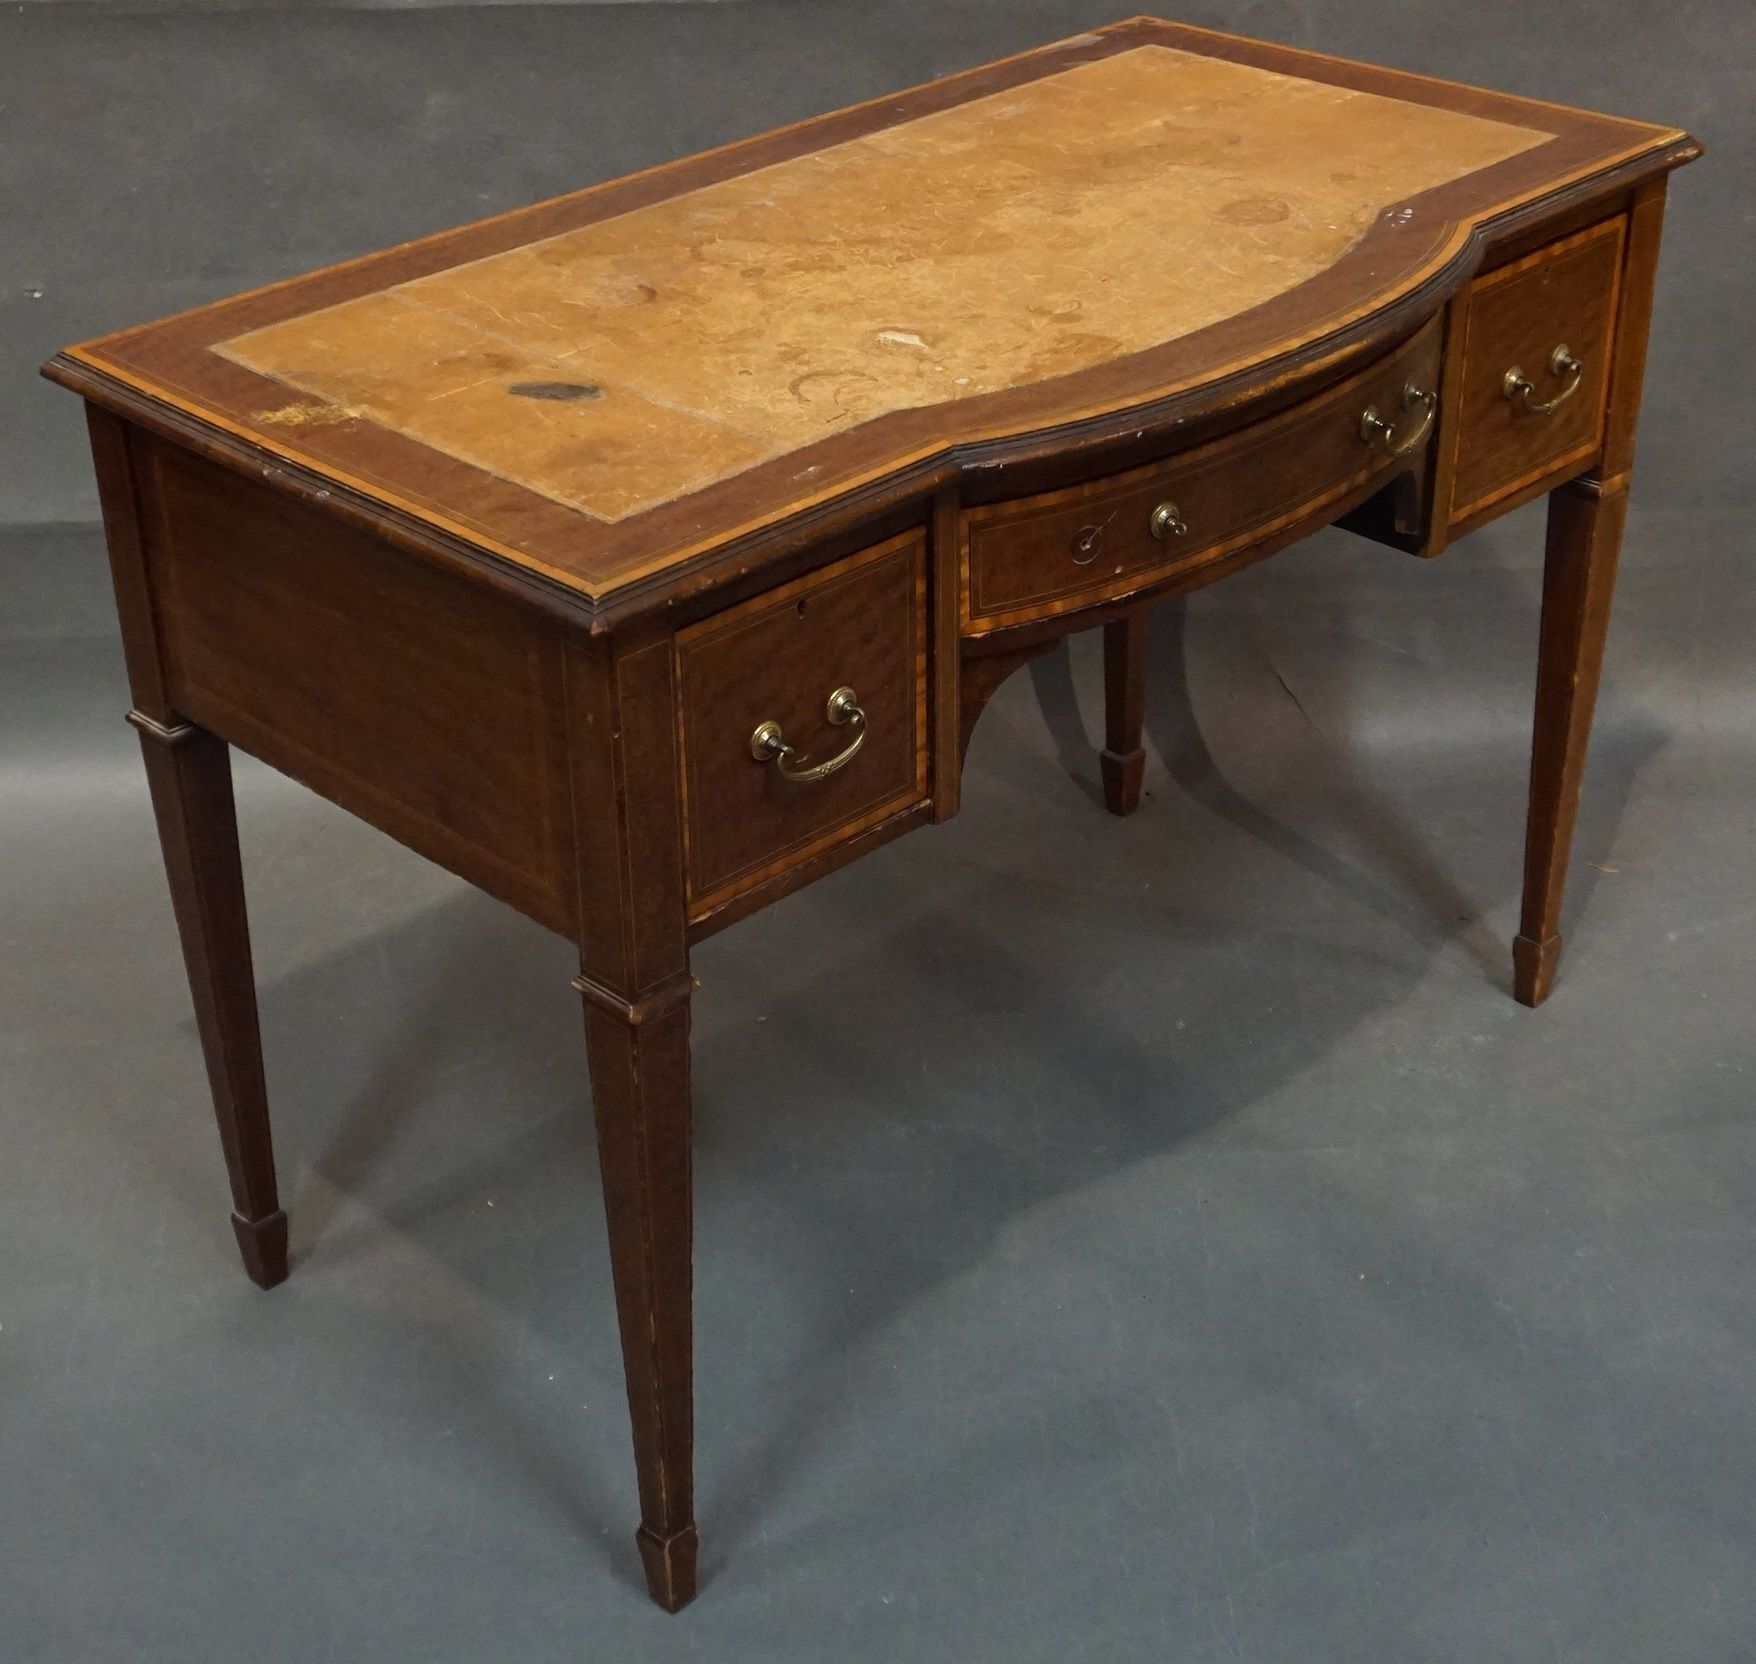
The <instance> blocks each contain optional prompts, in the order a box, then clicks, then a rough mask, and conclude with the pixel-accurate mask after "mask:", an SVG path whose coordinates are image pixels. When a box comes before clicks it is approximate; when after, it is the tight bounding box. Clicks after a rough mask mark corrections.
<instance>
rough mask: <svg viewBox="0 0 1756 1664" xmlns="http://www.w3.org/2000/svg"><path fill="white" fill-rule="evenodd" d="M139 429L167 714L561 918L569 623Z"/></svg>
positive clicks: (559, 922)
mask: <svg viewBox="0 0 1756 1664" xmlns="http://www.w3.org/2000/svg"><path fill="white" fill-rule="evenodd" d="M131 440H132V449H133V452H134V458H135V464H136V475H135V477H136V480H137V481H138V491H139V496H140V503H139V510H140V526H141V532H142V550H143V555H144V559H145V567H146V574H147V580H148V585H149V589H150V594H151V599H152V610H153V615H154V620H155V625H156V634H157V637H158V642H159V653H160V657H161V662H162V664H163V668H164V677H165V685H166V691H167V693H168V695H169V698H170V702H171V704H172V705H173V706H174V707H175V708H176V710H177V711H178V712H180V713H181V714H182V715H184V716H186V717H188V718H189V719H191V720H192V721H195V722H198V723H200V724H201V725H202V726H203V727H204V728H207V729H209V730H211V731H212V732H213V733H216V734H218V735H219V736H221V738H223V739H226V740H228V741H230V742H231V743H233V744H235V745H237V746H238V747H240V748H241V749H242V750H244V751H247V752H249V753H250V754H251V755H252V756H256V757H259V758H261V759H262V760H263V761H264V762H266V763H269V764H270V765H272V766H273V767H275V768H277V769H279V770H280V771H281V772H282V773H285V774H288V775H290V776H291V777H292V778H293V779H295V780H298V781H300V782H302V783H303V784H305V785H307V786H309V787H310V788H311V789H312V790H314V791H316V792H318V793H320V794H321V795H322V796H324V797H326V798H328V799H330V801H332V802H334V803H336V804H339V805H340V806H341V807H342V808H344V809H346V810H348V811H349V812H350V813H352V814H355V815H358V816H359V817H360V818H361V819H362V820H364V821H367V822H369V823H370V824H372V825H373V826H376V827H378V828H379V829H380V830H382V831H384V832H387V833H389V834H390V836H391V837H393V838H395V839H396V840H397V841H398V842H400V843H403V844H406V845H407V846H408V847H409V848H410V849H413V850H415V851H416V852H417V853H419V854H421V855H425V856H426V857H427V858H428V859H430V860H433V861H436V862H438V863H439V865H440V866H442V867H445V868H446V869H447V870H449V871H451V872H453V873H456V874H457V875H458V876H459V877H460V878H464V879H467V880H468V881H469V882H470V883H472V884H475V885H477V886H478V887H479V888H481V889H483V890H486V891H487V892H488V893H489V894H490V895H494V896H497V897H499V898H500V899H501V900H502V901H505V902H507V903H509V904H510V905H511V906H513V907H516V908H517V909H518V910H519V911H520V912H522V913H525V914H527V915H529V916H530V917H531V918H534V919H536V920H537V921H538V922H539V923H541V924H545V925H548V926H549V927H550V928H551V929H554V930H557V931H560V932H562V933H563V934H571V933H572V929H573V919H574V913H575V897H574V873H573V852H572V820H571V809H570V807H569V802H568V795H567V769H566V730H565V718H564V707H563V700H562V679H561V650H562V627H561V626H559V625H557V624H556V623H555V622H553V621H552V620H549V619H545V618H543V617H541V616H540V615H538V614H537V613H535V612H533V611H530V610H528V609H526V608H524V607H521V606H520V605H519V604H518V603H517V602H516V601H512V600H509V599H507V598H506V597H503V596H501V595H498V594H495V593H493V592H491V591H489V590H487V589H486V588H484V587H482V586H480V585H477V584H473V583H471V582H470V581H469V580H468V579H466V578H463V577H460V576H457V575H455V574H453V573H450V572H447V571H443V570H441V569H439V568H437V567H435V566H433V565H431V564H429V563H426V562H424V561H422V560H420V559H419V558H418V557H416V556H413V555H409V554H406V553H404V552H402V551H400V550H398V549H395V548H393V547H391V546H390V545H389V544H387V543H384V542H382V541H380V540H379V539H377V538H374V537H372V536H371V535H369V534H367V533H365V532H361V531H358V530H355V529H353V528H351V527H349V526H347V525H345V524H343V523H341V522H340V521H338V520H335V519H334V518H332V517H330V516H328V515H325V514H323V513H322V512H321V511H320V510H317V509H314V508H311V507H308V506H306V505H304V504H301V503H299V502H296V501H294V500H292V499H291V498H288V497H286V496H284V495H282V494H281V493H279V492H276V491H274V490H273V489H272V488H270V487H269V486H266V485H264V484H261V483H259V482H257V481H254V480H250V479H247V478H244V477H242V476H240V475H237V474H234V473H232V472H230V471H229V470H226V469H222V468H219V467H217V466H215V465H214V464H212V463H210V462H207V461H205V460H203V459H202V458H200V457H197V456H194V455H192V454H190V453H189V452H186V451H183V450H180V449H178V448H177V447H174V446H171V445H166V444H164V443H162V442H160V441H158V440H155V439H153V438H151V437H150V436H147V435H145V434H142V433H141V432H139V431H138V430H135V432H134V433H133V434H132V435H131Z"/></svg>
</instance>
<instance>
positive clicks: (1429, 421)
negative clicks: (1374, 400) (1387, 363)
mask: <svg viewBox="0 0 1756 1664" xmlns="http://www.w3.org/2000/svg"><path fill="white" fill-rule="evenodd" d="M1402 409H1403V414H1404V415H1405V416H1410V415H1412V416H1414V417H1415V419H1414V422H1413V423H1412V425H1410V426H1409V427H1408V428H1407V429H1406V430H1405V429H1404V427H1403V423H1402V421H1401V420H1400V419H1398V420H1397V421H1394V422H1387V421H1385V420H1384V418H1383V417H1382V416H1380V415H1379V414H1378V407H1377V405H1375V404H1369V405H1367V406H1366V409H1365V414H1364V415H1362V416H1361V417H1360V437H1361V438H1362V439H1363V440H1365V442H1366V443H1367V444H1368V445H1376V446H1377V447H1378V449H1379V450H1381V451H1382V452H1383V453H1384V454H1385V455H1386V456H1407V455H1408V454H1409V452H1410V451H1412V450H1414V448H1415V447H1416V446H1417V445H1419V444H1420V442H1421V441H1422V440H1423V439H1425V438H1426V437H1427V435H1428V433H1429V432H1430V431H1431V430H1432V426H1433V418H1434V416H1435V415H1437V414H1438V410H1439V395H1438V394H1437V393H1434V392H1431V391H1428V392H1425V393H1423V392H1422V391H1421V390H1420V388H1419V387H1417V386H1416V385H1415V384H1414V383H1413V382H1412V381H1410V382H1405V383H1404V384H1403V389H1402ZM1417 411H1418V412H1419V415H1415V413H1416V412H1417Z"/></svg>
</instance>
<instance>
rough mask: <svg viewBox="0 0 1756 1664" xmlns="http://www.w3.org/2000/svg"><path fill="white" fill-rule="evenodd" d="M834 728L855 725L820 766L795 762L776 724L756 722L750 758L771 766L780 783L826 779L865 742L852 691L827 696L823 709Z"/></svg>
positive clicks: (863, 718) (863, 716) (862, 719)
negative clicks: (846, 741)
mask: <svg viewBox="0 0 1756 1664" xmlns="http://www.w3.org/2000/svg"><path fill="white" fill-rule="evenodd" d="M824 715H825V716H826V717H828V719H829V720H830V722H831V723H832V724H834V726H835V727H837V728H840V727H843V726H845V725H846V724H848V723H850V722H851V723H853V724H854V737H853V738H852V739H851V740H849V741H848V743H847V744H846V745H845V746H844V747H843V748H842V749H841V750H840V751H838V752H836V754H835V755H834V756H833V757H827V758H825V759H824V760H823V761H822V762H820V763H797V762H795V761H794V760H793V759H795V758H796V757H797V756H798V752H797V751H796V750H795V749H794V748H793V747H792V746H791V745H789V744H788V743H787V741H786V740H785V739H784V738H783V737H782V735H781V731H780V724H779V723H778V722H759V723H758V724H757V725H756V732H755V733H753V734H752V735H751V736H750V755H751V756H752V757H754V758H755V759H756V761H757V762H759V763H770V762H771V763H773V764H774V772H775V773H776V774H778V775H779V776H780V777H781V778H782V779H783V780H804V781H810V780H827V779H828V778H829V777H830V775H832V774H834V773H835V771H836V770H837V769H838V768H845V767H846V766H847V765H848V764H849V763H851V762H852V761H853V760H854V753H855V752H856V751H858V750H859V749H860V747H861V746H862V745H864V744H865V743H866V713H865V712H864V711H862V710H861V709H860V701H859V698H858V696H857V695H856V694H855V693H854V690H853V689H852V688H837V689H836V690H835V692H834V693H832V694H831V695H830V696H829V704H828V706H827V707H826V708H825V710H824Z"/></svg>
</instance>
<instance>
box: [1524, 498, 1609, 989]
mask: <svg viewBox="0 0 1756 1664" xmlns="http://www.w3.org/2000/svg"><path fill="white" fill-rule="evenodd" d="M1627 506H1628V482H1627V475H1626V474H1624V475H1622V476H1621V477H1620V478H1619V479H1617V480H1616V481H1614V482H1613V483H1611V484H1608V485H1605V484H1602V483H1600V482H1599V481H1598V480H1597V479H1595V478H1592V477H1590V476H1587V477H1586V478H1584V479H1579V480H1574V481H1572V482H1571V483H1569V484H1567V485H1564V486H1561V487H1560V488H1559V489H1558V490H1556V491H1554V492H1552V493H1550V496H1549V526H1548V545H1547V554H1546V558H1545V562H1544V568H1543V615H1542V634H1541V644H1540V647H1539V650H1538V657H1537V693H1536V720H1535V725H1534V731H1533V736H1532V745H1531V763H1530V813H1529V818H1528V820H1527V822H1526V827H1525V845H1524V906H1523V913H1522V916H1521V919H1520V923H1519V932H1518V939H1517V940H1516V941H1515V942H1514V943H1513V944H1512V963H1513V993H1514V995H1515V997H1516V998H1517V999H1518V1000H1519V1001H1520V1003H1522V1004H1524V1005H1532V1006H1534V1005H1540V1004H1542V1002H1543V1001H1544V1000H1545V999H1546V998H1548V994H1549V990H1550V988H1551V987H1552V986H1553V984H1554V980H1555V971H1556V967H1557V966H1558V965H1559V963H1560V958H1561V899H1562V895H1563V893H1564V891H1565V889H1566V885H1567V860H1568V855H1569V853H1570V851H1571V849H1572V846H1573V827H1574V822H1575V820H1576V819H1577V816H1578V813H1579V788H1580V782H1581V781H1582V779H1583V778H1584V774H1585V755H1586V748H1587V746H1588V744H1589V742H1590V739H1591V722H1592V715H1593V712H1594V710H1595V708H1596V705H1597V690H1598V679H1599V675H1600V672H1601V670H1602V667H1603V656H1604V639H1605V636H1606V635H1607V633H1608V630H1609V623H1610V598H1611V594H1612V592H1613V591H1614V589H1615V583H1616V560H1617V555H1618V553H1619V552H1620V549H1621V543H1622V525H1623V521H1624V519H1625V517H1626V514H1627Z"/></svg>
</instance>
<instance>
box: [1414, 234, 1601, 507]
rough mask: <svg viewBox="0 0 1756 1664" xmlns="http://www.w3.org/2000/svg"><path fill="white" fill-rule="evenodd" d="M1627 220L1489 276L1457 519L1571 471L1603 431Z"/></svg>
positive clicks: (1463, 390) (1478, 314)
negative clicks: (1566, 469)
mask: <svg viewBox="0 0 1756 1664" xmlns="http://www.w3.org/2000/svg"><path fill="white" fill-rule="evenodd" d="M1621 270H1622V221H1620V220H1612V221H1610V222H1609V223H1608V224H1607V225H1599V226H1594V227H1592V228H1591V229H1590V230H1589V231H1582V232H1580V233H1579V234H1578V235H1577V236H1574V237H1568V238H1566V239H1564V240H1563V241H1561V242H1559V243H1556V244H1555V245H1554V246H1553V247H1551V248H1546V249H1542V250H1539V251H1538V252H1537V253H1536V254H1533V255H1531V256H1529V257H1528V258H1526V259H1523V260H1518V261H1514V262H1513V263H1512V264H1511V265H1509V266H1504V267H1502V268H1501V269H1500V270H1499V271H1496V272H1489V273H1488V275H1487V276H1486V277H1483V278H1479V279H1478V280H1477V281H1476V282H1475V284H1474V285H1473V286H1472V287H1471V289H1470V291H1469V295H1468V297H1467V299H1466V300H1465V302H1464V319H1463V331H1464V334H1463V349H1462V353H1461V375H1460V378H1459V379H1460V387H1459V388H1458V389H1457V404H1456V421H1455V424H1454V430H1453V432H1452V433H1451V435H1450V436H1449V438H1448V440H1447V443H1449V444H1450V445H1452V446H1453V447H1454V453H1453V454H1454V456H1455V458H1456V461H1455V465H1454V471H1453V474H1452V481H1451V513H1450V518H1451V520H1452V521H1453V522H1456V521H1459V520H1464V519H1467V518H1468V517H1469V516H1471V515H1472V514H1476V513H1478V512H1480V511H1481V510H1482V509H1484V508H1486V507H1488V505H1489V504H1491V503H1493V502H1495V501H1497V500H1498V499H1499V498H1501V497H1504V496H1507V495H1509V494H1510V493H1512V492H1513V491H1516V490H1518V489H1519V488H1520V487H1521V486H1526V485H1530V484H1532V483H1533V482H1534V481H1536V480H1538V479H1540V478H1542V477H1543V476H1544V475H1546V474H1549V473H1551V472H1555V471H1557V470H1559V469H1561V468H1564V467H1566V466H1567V465H1569V464H1571V463H1575V462H1577V463H1579V464H1581V465H1583V464H1584V463H1585V462H1586V461H1587V460H1588V459H1589V458H1590V456H1591V454H1592V453H1593V452H1594V451H1595V450H1596V449H1597V447H1598V445H1599V443H1600V442H1601V439H1602V434H1603V419H1604V400H1605V396H1606V394H1607V392H1608V388H1609V370H1610V343H1611V341H1612V339H1613V338H1614V328H1615V321H1616V297H1617V289H1618V285H1619V281H1620V277H1621Z"/></svg>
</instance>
